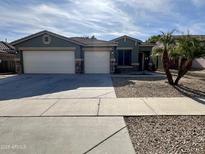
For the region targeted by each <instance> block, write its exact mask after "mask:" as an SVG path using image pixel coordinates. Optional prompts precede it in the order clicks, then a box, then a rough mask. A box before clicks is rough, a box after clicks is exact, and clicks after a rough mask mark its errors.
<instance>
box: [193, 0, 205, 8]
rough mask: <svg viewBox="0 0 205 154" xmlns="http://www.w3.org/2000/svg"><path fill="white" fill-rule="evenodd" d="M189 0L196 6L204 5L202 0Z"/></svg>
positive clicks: (204, 2)
mask: <svg viewBox="0 0 205 154" xmlns="http://www.w3.org/2000/svg"><path fill="white" fill-rule="evenodd" d="M191 1H192V3H193V4H194V5H195V6H196V7H203V6H204V5H205V1H204V0H191Z"/></svg>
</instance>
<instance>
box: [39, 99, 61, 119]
mask: <svg viewBox="0 0 205 154" xmlns="http://www.w3.org/2000/svg"><path fill="white" fill-rule="evenodd" d="M58 102H59V99H58V100H56V101H55V102H54V103H53V104H52V105H51V106H49V107H48V108H47V109H46V110H45V111H43V112H42V113H41V114H40V117H42V116H43V115H44V114H45V113H46V112H48V110H50V109H51V108H52V107H53V106H54V105H56V104H57V103H58Z"/></svg>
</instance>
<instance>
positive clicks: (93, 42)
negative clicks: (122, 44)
mask: <svg viewBox="0 0 205 154" xmlns="http://www.w3.org/2000/svg"><path fill="white" fill-rule="evenodd" d="M70 39H72V40H74V41H77V42H80V43H82V44H85V46H116V45H117V44H115V43H113V42H110V41H104V40H98V39H96V38H88V37H71V38H70Z"/></svg>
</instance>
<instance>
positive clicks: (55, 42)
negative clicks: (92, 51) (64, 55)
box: [14, 35, 82, 58]
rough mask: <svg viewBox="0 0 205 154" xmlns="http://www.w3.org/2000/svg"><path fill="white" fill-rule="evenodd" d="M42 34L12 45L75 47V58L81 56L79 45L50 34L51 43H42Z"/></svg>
mask: <svg viewBox="0 0 205 154" xmlns="http://www.w3.org/2000/svg"><path fill="white" fill-rule="evenodd" d="M42 36H43V35H40V36H37V37H35V38H33V39H30V40H27V41H24V42H22V43H19V44H17V45H14V46H15V47H16V48H17V49H18V48H19V47H75V48H76V52H75V58H81V56H82V53H81V52H82V51H81V46H80V45H77V44H75V43H72V42H68V41H66V40H63V39H60V38H58V37H55V36H51V43H50V44H44V43H43V41H42V40H43V38H42Z"/></svg>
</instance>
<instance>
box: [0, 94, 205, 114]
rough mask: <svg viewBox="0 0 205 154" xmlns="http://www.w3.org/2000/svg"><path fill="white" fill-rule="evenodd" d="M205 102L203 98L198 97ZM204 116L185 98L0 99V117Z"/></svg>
mask: <svg viewBox="0 0 205 154" xmlns="http://www.w3.org/2000/svg"><path fill="white" fill-rule="evenodd" d="M199 100H200V101H201V102H205V99H204V98H200V99H199ZM139 115H205V104H203V103H199V102H197V101H195V100H193V99H190V98H187V97H173V98H158V97H156V98H154V97H152V98H103V99H24V100H11V101H0V116H5V117H7V116H8V117H10V116H41V117H42V116H51V117H54V116H139Z"/></svg>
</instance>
